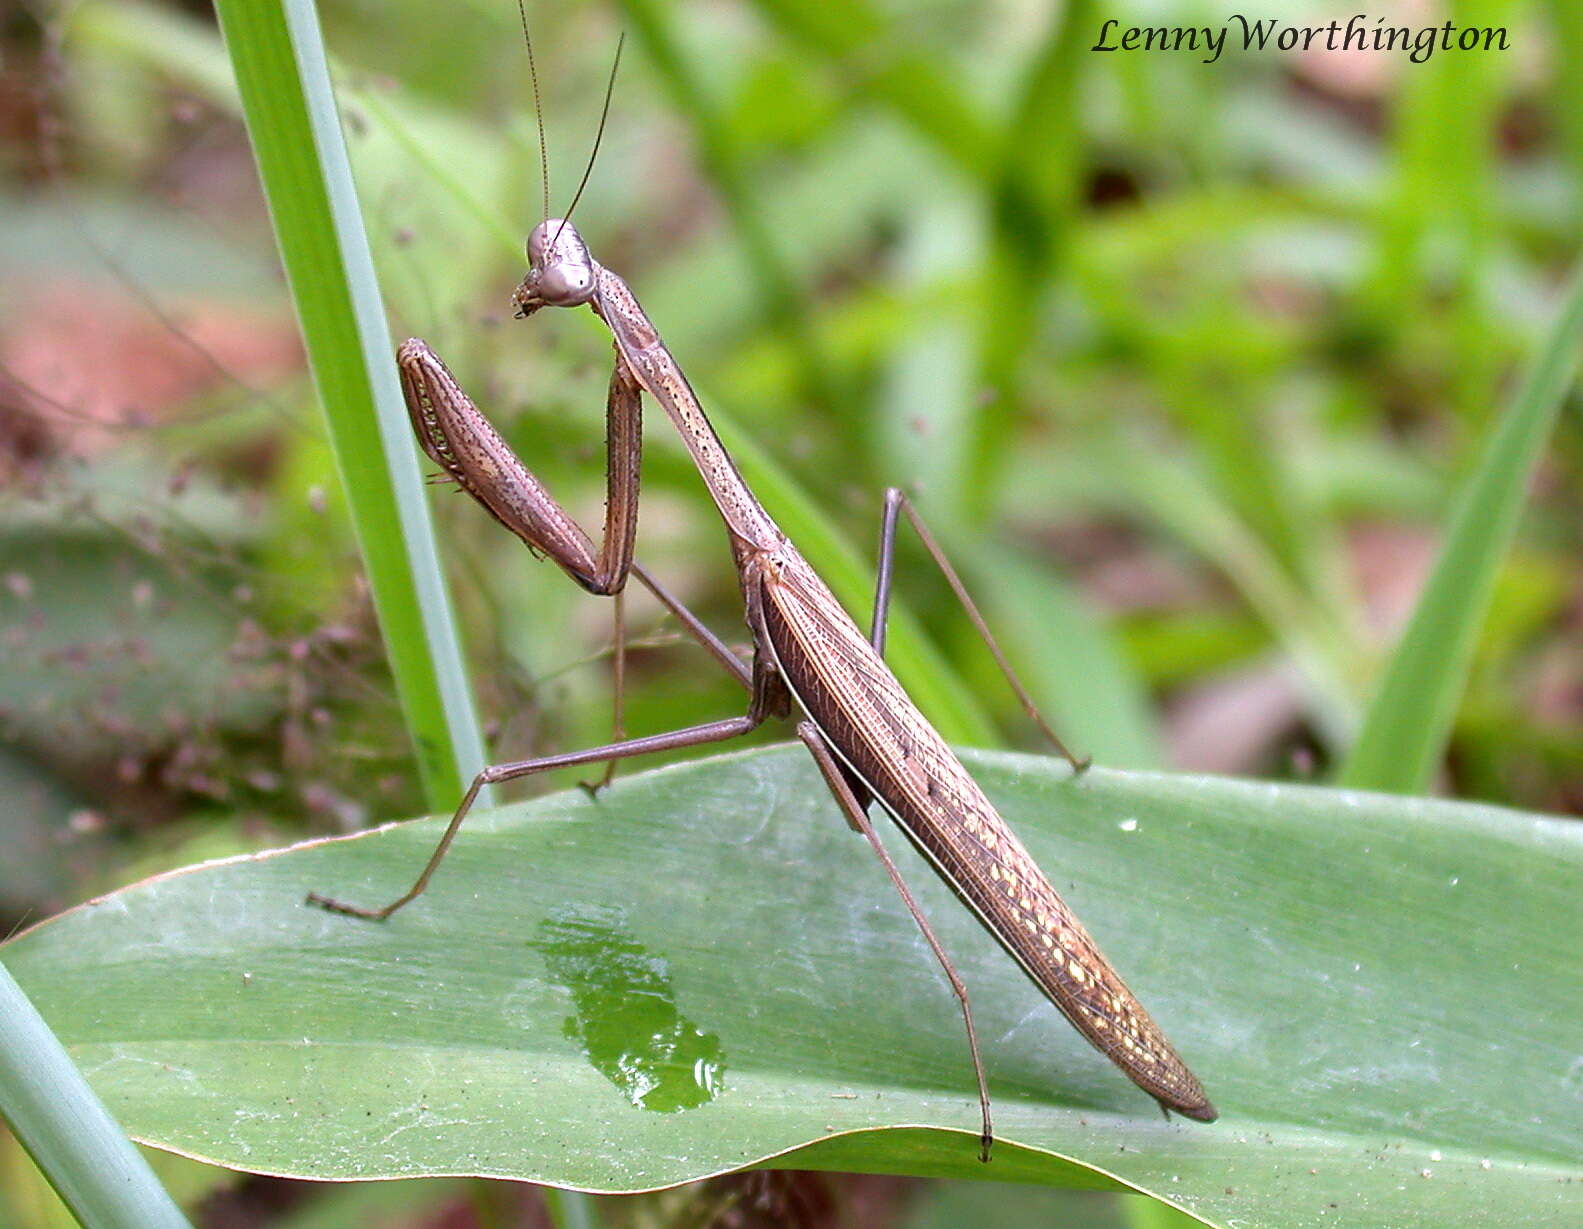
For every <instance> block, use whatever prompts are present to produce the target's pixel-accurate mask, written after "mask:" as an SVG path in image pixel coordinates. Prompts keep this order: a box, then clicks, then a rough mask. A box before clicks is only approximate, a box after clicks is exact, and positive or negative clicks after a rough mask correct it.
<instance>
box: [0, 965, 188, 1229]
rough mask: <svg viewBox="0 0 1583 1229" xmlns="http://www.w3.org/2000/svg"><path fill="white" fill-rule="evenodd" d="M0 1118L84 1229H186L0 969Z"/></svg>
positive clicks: (67, 1057) (17, 988)
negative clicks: (85, 1228) (14, 1134)
mask: <svg viewBox="0 0 1583 1229" xmlns="http://www.w3.org/2000/svg"><path fill="white" fill-rule="evenodd" d="M0 1114H3V1115H4V1117H5V1120H6V1122H7V1123H9V1124H10V1126H11V1129H12V1131H14V1132H15V1133H16V1137H17V1139H19V1140H20V1141H21V1142H22V1146H23V1147H24V1148H26V1149H27V1151H28V1155H29V1156H31V1157H32V1158H33V1160H34V1162H35V1163H36V1164H37V1165H38V1167H39V1168H40V1169H41V1170H43V1172H44V1176H45V1177H46V1178H48V1179H49V1181H50V1185H51V1186H53V1187H54V1188H55V1190H56V1191H57V1192H58V1193H59V1195H60V1197H61V1199H62V1200H64V1201H65V1203H66V1206H67V1207H69V1208H70V1209H71V1210H72V1214H73V1215H74V1216H76V1217H77V1219H78V1220H79V1221H81V1222H82V1223H83V1224H84V1225H86V1226H89V1229H188V1221H187V1218H186V1217H185V1216H183V1215H182V1214H181V1209H180V1208H178V1207H177V1206H176V1204H175V1201H174V1200H172V1199H171V1197H170V1195H169V1194H168V1193H167V1192H166V1190H165V1188H164V1187H163V1186H161V1185H160V1182H159V1179H158V1178H156V1177H155V1176H154V1171H153V1170H152V1169H150V1168H149V1166H148V1162H147V1161H145V1160H144V1159H143V1155H142V1154H141V1153H140V1152H138V1150H137V1148H136V1147H134V1146H133V1144H132V1141H131V1140H129V1139H128V1138H127V1137H126V1134H125V1132H123V1131H122V1130H121V1128H120V1126H118V1125H117V1123H116V1121H115V1119H114V1118H112V1117H111V1116H110V1111H109V1110H107V1109H105V1107H104V1104H103V1102H101V1101H100V1100H99V1098H98V1097H97V1096H95V1095H94V1091H93V1089H91V1088H89V1087H88V1081H87V1080H85V1079H83V1078H82V1073H81V1072H80V1071H78V1070H77V1067H76V1065H75V1064H74V1063H73V1062H72V1061H71V1056H70V1055H68V1054H67V1053H66V1048H65V1047H64V1046H63V1045H61V1043H60V1042H59V1041H58V1040H57V1039H56V1037H55V1034H54V1033H53V1032H51V1031H50V1027H49V1025H48V1024H47V1023H45V1021H44V1017H43V1016H41V1015H39V1013H38V1011H37V1010H36V1009H35V1008H34V1006H33V1004H32V1003H31V1002H30V1001H29V1000H28V997H27V995H26V994H24V993H23V992H22V987H21V986H19V985H17V984H16V982H15V980H13V978H12V977H11V974H10V973H9V972H8V971H7V969H6V967H5V966H4V965H3V964H0Z"/></svg>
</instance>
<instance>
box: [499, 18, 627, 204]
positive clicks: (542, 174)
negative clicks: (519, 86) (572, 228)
mask: <svg viewBox="0 0 1583 1229" xmlns="http://www.w3.org/2000/svg"><path fill="white" fill-rule="evenodd" d="M517 16H518V17H520V18H521V19H522V41H523V42H524V43H525V44H527V48H528V77H529V78H530V79H531V80H532V82H533V118H534V119H536V120H537V121H538V123H539V182H540V183H542V184H543V185H544V216H545V217H549V216H550V150H549V145H548V143H547V142H546V141H545V139H544V106H543V103H542V102H541V101H540V99H539V69H538V66H537V65H536V64H534V62H533V38H532V36H531V35H530V34H529V33H528V11H527V9H525V8H524V7H523V4H522V0H517ZM605 105H606V106H607V107H608V106H609V105H610V103H609V100H608V99H607V100H606V102H605ZM600 130H601V131H603V130H604V122H603V121H600ZM597 148H598V146H597V145H596V146H595V149H597ZM578 190H579V191H581V189H578Z"/></svg>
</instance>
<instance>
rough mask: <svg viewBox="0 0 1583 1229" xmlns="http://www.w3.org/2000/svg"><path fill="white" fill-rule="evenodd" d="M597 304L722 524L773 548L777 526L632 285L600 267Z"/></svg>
mask: <svg viewBox="0 0 1583 1229" xmlns="http://www.w3.org/2000/svg"><path fill="white" fill-rule="evenodd" d="M597 303H598V311H599V314H600V316H602V317H603V318H604V321H605V323H606V324H607V325H609V326H610V331H611V333H612V334H613V335H614V336H615V339H616V346H617V348H618V349H619V350H620V351H621V357H622V358H623V359H625V360H626V363H627V366H628V367H630V368H631V369H632V374H633V375H634V376H635V377H636V378H637V381H638V383H639V384H641V385H642V386H643V387H644V389H645V390H647V391H648V393H649V394H650V395H651V396H652V397H653V398H654V399H655V400H656V401H658V402H659V403H660V404H661V405H662V406H664V407H665V412H666V414H668V415H669V416H670V420H671V422H672V423H673V424H674V425H675V427H676V430H677V431H678V432H680V433H681V437H682V441H683V442H684V443H685V444H686V445H687V450H688V452H690V453H691V454H692V458H693V464H694V465H696V466H697V467H698V473H699V474H700V475H701V476H702V478H703V480H704V484H705V485H706V486H707V487H708V488H709V494H710V496H711V497H712V498H713V499H714V501H715V506H716V507H717V508H719V509H720V515H721V516H722V517H724V518H725V522H726V525H727V526H728V527H729V528H730V529H731V531H732V532H733V533H734V534H736V535H737V536H738V537H739V538H742V539H744V540H745V541H748V542H751V543H754V544H755V545H758V546H761V547H763V548H764V549H766V550H767V549H771V548H773V547H774V546H775V545H777V544H778V543H779V542H780V540H781V536H782V535H781V532H780V530H779V529H778V528H776V526H775V522H774V521H773V520H771V519H770V515H769V513H767V512H766V511H764V508H763V506H762V505H761V504H760V503H759V501H758V500H757V499H755V498H754V496H753V492H752V491H751V490H750V489H749V488H748V484H747V483H746V482H745V481H744V480H743V478H742V475H741V474H740V473H739V472H738V471H737V467H736V462H734V461H733V460H732V459H731V454H730V453H728V452H727V451H726V449H725V445H724V444H722V443H721V442H720V437H719V436H718V435H717V434H715V429H714V424H712V423H711V422H710V421H709V418H708V415H706V414H705V413H704V409H703V406H702V405H701V404H700V403H699V400H698V397H697V395H696V394H695V393H694V392H693V390H692V386H691V385H690V384H688V382H687V377H686V376H685V375H683V374H682V369H681V367H680V365H679V364H678V363H677V362H676V359H675V358H674V357H672V355H671V352H670V351H669V350H667V349H666V348H665V343H664V342H663V341H661V340H660V336H659V332H658V330H656V329H655V327H654V325H653V323H652V322H651V321H650V320H649V318H648V316H647V314H646V313H645V312H644V311H643V308H642V307H641V306H640V305H639V303H638V300H637V297H636V296H635V295H634V294H633V293H632V291H631V289H629V288H628V286H627V284H626V283H625V282H624V281H622V280H621V278H620V277H618V276H617V275H616V274H614V273H612V272H610V270H608V269H606V268H604V267H602V266H601V267H600V269H599V291H598V295H597Z"/></svg>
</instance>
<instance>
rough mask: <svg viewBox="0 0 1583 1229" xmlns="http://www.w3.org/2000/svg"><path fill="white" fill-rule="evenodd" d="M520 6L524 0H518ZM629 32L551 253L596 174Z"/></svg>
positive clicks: (621, 40)
mask: <svg viewBox="0 0 1583 1229" xmlns="http://www.w3.org/2000/svg"><path fill="white" fill-rule="evenodd" d="M517 3H518V4H521V3H522V0H517ZM626 42H627V32H626V31H625V30H623V31H622V32H621V37H620V38H618V39H617V40H616V58H615V59H614V60H613V61H612V62H611V64H610V80H609V81H607V82H605V105H604V109H603V110H602V111H600V112H599V131H598V132H596V133H594V148H593V149H592V150H591V151H590V152H589V155H588V165H587V166H585V167H584V168H583V179H582V182H581V183H579V184H578V185H577V191H576V192H574V193H572V203H571V204H570V205H568V206H567V207H566V213H565V215H564V216H562V218H561V224H560V226H559V227H557V228H556V231H555V238H554V239H551V240H550V247H549V250H550V251H552V252H553V251H554V250H555V245H556V243H557V242H558V241H559V240H560V237H561V231H563V230H565V229H566V224H567V223H568V222H570V221H571V220H572V210H574V209H576V208H577V202H578V201H580V200H582V199H583V189H584V188H586V187H587V186H588V177H589V176H590V175H592V174H593V173H594V159H596V158H598V157H599V146H600V145H601V144H602V143H603V141H604V139H605V121H606V120H607V119H609V118H610V99H611V96H612V95H613V94H615V92H616V70H617V69H619V68H620V67H621V48H622V47H624V46H626Z"/></svg>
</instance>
